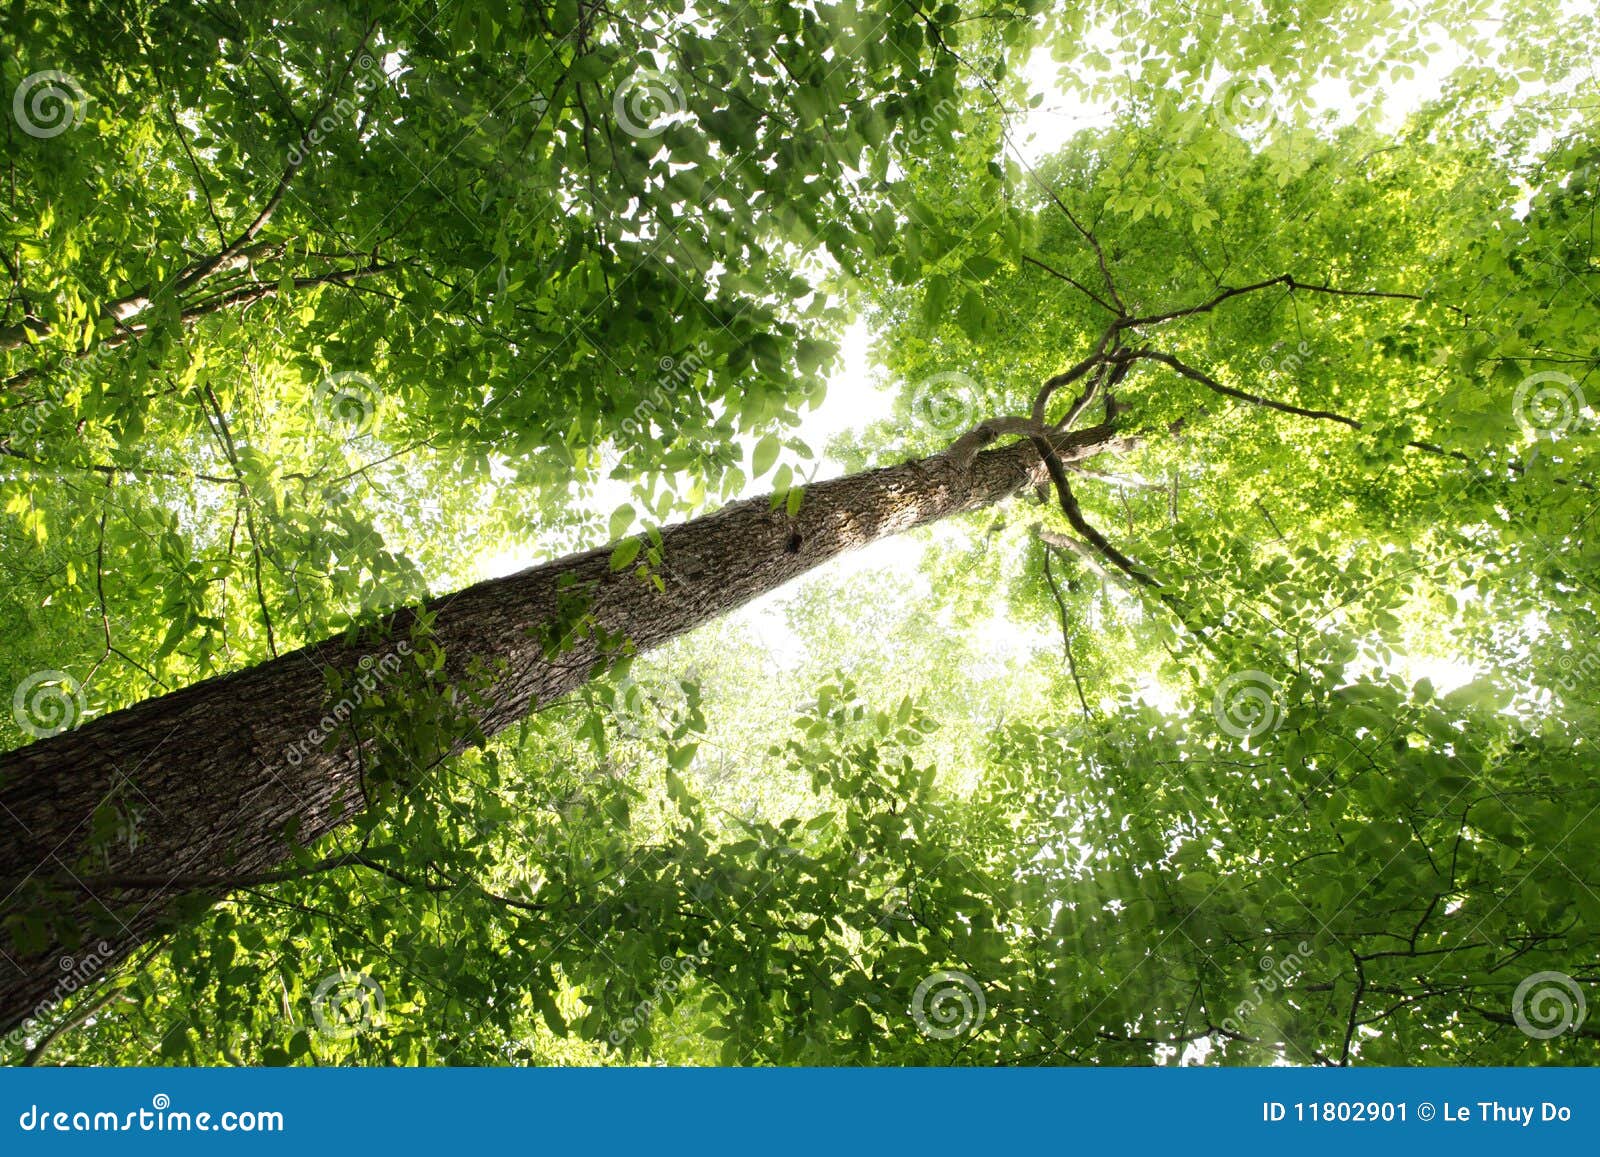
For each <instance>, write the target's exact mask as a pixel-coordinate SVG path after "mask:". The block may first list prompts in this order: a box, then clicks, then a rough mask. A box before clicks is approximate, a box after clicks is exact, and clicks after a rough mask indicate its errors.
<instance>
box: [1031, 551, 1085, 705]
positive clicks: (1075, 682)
mask: <svg viewBox="0 0 1600 1157" xmlns="http://www.w3.org/2000/svg"><path fill="white" fill-rule="evenodd" d="M1034 533H1035V534H1039V533H1040V531H1039V528H1037V527H1036V528H1035V529H1034ZM1050 555H1051V549H1050V545H1049V544H1048V543H1045V546H1044V579H1045V582H1047V583H1049V584H1050V595H1051V597H1052V598H1054V599H1055V601H1056V613H1057V615H1059V616H1060V619H1061V647H1062V650H1063V651H1064V652H1065V654H1066V659H1067V672H1068V673H1069V674H1070V675H1071V676H1072V686H1073V687H1074V688H1075V689H1076V690H1077V692H1078V705H1079V706H1080V707H1082V708H1083V717H1084V718H1085V719H1090V718H1092V717H1093V716H1092V714H1091V713H1090V711H1089V700H1088V699H1087V698H1086V697H1085V696H1084V694H1083V680H1082V679H1080V678H1079V677H1078V659H1077V656H1075V655H1074V654H1073V653H1072V626H1071V624H1070V623H1069V621H1068V615H1067V601H1066V600H1065V599H1064V598H1062V597H1061V588H1060V587H1058V586H1057V585H1056V576H1055V573H1054V572H1053V571H1052V570H1051V569H1050Z"/></svg>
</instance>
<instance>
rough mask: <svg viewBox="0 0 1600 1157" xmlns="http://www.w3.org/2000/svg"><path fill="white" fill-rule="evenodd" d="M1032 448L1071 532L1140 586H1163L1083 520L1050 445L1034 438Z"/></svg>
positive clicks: (1070, 487) (1058, 459)
mask: <svg viewBox="0 0 1600 1157" xmlns="http://www.w3.org/2000/svg"><path fill="white" fill-rule="evenodd" d="M1033 444H1034V446H1035V447H1037V448H1038V451H1039V455H1040V457H1042V458H1043V459H1044V464H1045V469H1046V470H1048V471H1049V472H1050V481H1051V482H1053V483H1054V484H1055V488H1056V497H1057V498H1059V499H1060V502H1061V511H1062V513H1063V514H1065V515H1066V516H1067V521H1068V522H1069V523H1071V524H1072V529H1074V530H1076V531H1077V532H1078V533H1079V534H1081V535H1082V536H1083V537H1084V538H1085V539H1087V540H1088V542H1089V543H1090V545H1092V546H1093V547H1094V548H1095V549H1096V550H1098V551H1099V552H1100V553H1101V554H1102V555H1104V556H1105V558H1106V559H1108V560H1109V561H1110V562H1111V563H1112V565H1114V566H1115V567H1116V568H1117V569H1118V570H1120V571H1122V572H1123V573H1124V574H1126V575H1127V576H1128V577H1129V578H1131V579H1133V580H1134V582H1136V583H1138V584H1139V585H1140V586H1143V587H1149V588H1152V589H1155V588H1158V587H1160V586H1161V584H1160V583H1159V582H1157V581H1156V580H1155V579H1153V578H1151V577H1150V576H1149V575H1148V574H1146V573H1145V572H1144V571H1142V570H1140V569H1139V567H1138V566H1137V565H1136V564H1135V563H1134V561H1133V560H1132V559H1130V558H1129V557H1128V556H1127V555H1125V554H1123V553H1122V552H1121V551H1120V550H1118V549H1117V548H1116V547H1115V546H1113V545H1112V544H1111V542H1110V541H1109V540H1108V539H1107V538H1106V536H1105V535H1103V534H1101V533H1100V532H1099V531H1098V530H1096V529H1095V528H1094V527H1093V526H1092V525H1090V523H1089V520H1088V519H1086V518H1085V517H1084V516H1083V510H1082V509H1081V508H1080V507H1079V506H1078V500H1077V498H1075V497H1074V496H1073V493H1072V484H1071V483H1070V482H1068V481H1067V472H1066V469H1065V467H1063V466H1062V465H1061V459H1060V457H1059V456H1057V454H1056V452H1055V449H1054V448H1053V447H1052V446H1051V445H1050V443H1049V442H1048V441H1047V440H1046V439H1044V438H1041V437H1039V436H1038V435H1034V437H1033Z"/></svg>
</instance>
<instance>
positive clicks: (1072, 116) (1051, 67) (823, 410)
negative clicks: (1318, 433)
mask: <svg viewBox="0 0 1600 1157" xmlns="http://www.w3.org/2000/svg"><path fill="white" fill-rule="evenodd" d="M1091 39H1092V37H1091ZM1459 63H1460V54H1459V53H1458V52H1457V51H1456V50H1454V49H1453V48H1449V47H1448V46H1447V48H1446V50H1445V51H1442V52H1441V53H1439V55H1438V56H1437V57H1435V59H1434V60H1433V61H1432V62H1431V63H1430V65H1429V66H1428V67H1426V68H1422V69H1419V70H1418V74H1417V75H1416V76H1415V77H1413V78H1411V79H1409V80H1407V81H1405V82H1403V83H1402V84H1399V85H1394V86H1391V87H1390V88H1389V90H1388V91H1387V92H1386V93H1385V110H1384V111H1385V116H1384V123H1385V127H1393V126H1396V125H1398V124H1399V123H1401V121H1402V120H1403V119H1404V117H1406V116H1407V115H1409V114H1410V113H1411V112H1413V111H1415V110H1416V109H1417V108H1419V107H1420V106H1421V104H1422V103H1423V102H1424V101H1425V100H1426V99H1428V97H1429V96H1430V95H1432V94H1434V93H1436V92H1437V91H1438V90H1439V87H1440V84H1441V82H1442V80H1443V78H1444V77H1445V76H1446V75H1448V73H1449V72H1450V71H1451V70H1453V69H1454V68H1455V67H1456V65H1457V64H1459ZM1061 67H1062V66H1060V65H1058V64H1057V63H1055V62H1054V61H1052V60H1051V59H1050V56H1049V54H1048V52H1046V51H1044V50H1039V51H1036V52H1035V53H1034V54H1033V56H1032V57H1031V58H1030V59H1029V61H1028V64H1027V67H1026V70H1025V75H1026V76H1027V78H1028V81H1029V85H1030V91H1031V92H1032V93H1038V94H1042V96H1043V100H1042V102H1041V104H1040V105H1039V106H1038V107H1037V108H1034V109H1031V110H1029V111H1028V112H1027V114H1026V116H1025V117H1023V118H1022V120H1021V121H1020V123H1019V125H1018V127H1017V132H1016V134H1015V137H1014V139H1015V141H1016V143H1017V146H1018V148H1019V150H1020V151H1021V152H1022V154H1023V156H1024V158H1025V159H1026V160H1027V161H1029V162H1030V163H1031V162H1034V161H1037V160H1039V159H1040V158H1043V157H1045V156H1048V155H1049V154H1050V153H1052V152H1054V151H1055V150H1056V149H1059V148H1060V147H1061V146H1062V145H1063V144H1064V143H1065V142H1066V141H1067V140H1068V139H1069V138H1070V137H1071V136H1072V134H1074V133H1076V132H1078V131H1080V130H1083V129H1086V128H1096V127H1104V126H1105V125H1108V124H1109V123H1111V121H1112V119H1113V117H1114V115H1115V109H1114V108H1113V107H1112V106H1110V105H1108V104H1092V103H1086V102H1084V101H1082V100H1080V99H1079V98H1078V97H1076V96H1075V95H1073V94H1070V93H1068V92H1066V91H1064V90H1062V89H1061V88H1060V87H1058V85H1057V81H1056V78H1057V76H1058V73H1059V70H1060V68H1061ZM1313 92H1314V96H1315V98H1316V99H1317V100H1318V101H1319V103H1322V104H1323V105H1324V107H1327V108H1330V109H1333V110H1335V111H1344V110H1350V109H1352V107H1353V102H1352V101H1351V99H1350V97H1349V95H1348V93H1347V92H1345V91H1344V90H1343V88H1342V86H1340V85H1339V84H1338V83H1337V82H1331V81H1329V82H1323V83H1321V84H1319V85H1318V86H1317V87H1316V89H1314V90H1313ZM870 346H871V335H870V333H869V332H868V329H867V327H866V325H865V324H864V323H862V322H857V323H855V324H853V325H852V326H851V327H850V328H849V329H848V330H847V331H846V333H845V336H844V343H843V348H842V358H841V362H840V365H839V367H838V369H837V370H836V371H835V373H834V375H833V377H832V379H831V380H830V381H829V384H828V392H827V397H826V399H825V400H824V402H823V404H822V405H821V406H820V407H818V408H817V409H815V410H813V411H810V412H808V413H806V414H805V415H803V421H802V424H801V427H800V429H799V431H798V433H799V435H800V437H801V438H802V439H804V440H805V441H806V442H807V443H808V444H809V445H810V446H811V447H812V448H813V449H814V450H816V451H817V452H819V453H824V452H825V448H826V446H827V445H828V443H829V442H830V441H831V440H832V439H833V438H834V437H836V436H837V435H839V434H841V433H845V432H847V431H860V430H863V429H864V428H866V427H867V426H868V425H870V424H871V423H873V422H876V421H879V420H882V419H884V418H886V417H888V416H890V415H891V414H892V412H893V401H894V392H895V389H896V388H897V386H898V383H893V382H886V381H884V380H883V378H884V376H885V375H884V374H883V373H882V371H881V370H878V369H877V368H876V367H875V366H874V365H873V364H872V360H871V351H870ZM748 452H749V447H746V453H747V454H748ZM839 472H840V466H839V464H838V463H837V462H835V461H832V460H830V459H828V458H826V457H825V456H824V458H823V461H822V462H821V463H820V464H819V467H818V470H817V472H816V475H815V476H816V478H818V479H826V478H829V477H832V476H835V475H837V474H838V473H839ZM749 492H750V493H752V494H754V493H762V492H764V484H760V483H753V484H752V485H751V487H750V488H749ZM627 498H628V493H627V488H626V487H625V486H622V485H620V484H617V486H616V488H615V492H614V493H613V492H611V491H610V490H607V491H606V492H605V493H602V494H601V495H600V502H599V505H600V506H601V507H603V508H604V509H606V510H609V509H611V508H612V507H614V506H615V505H617V504H618V503H620V502H623V501H626V500H627ZM924 549H925V546H924V541H923V540H922V539H921V538H919V537H917V536H913V535H902V536H899V537H896V538H893V539H889V540H886V541H883V542H880V543H877V544H875V545H873V546H871V547H868V548H866V549H864V550H860V551H856V552H853V553H852V554H849V555H846V556H843V557H841V558H838V559H835V560H833V561H832V562H830V563H827V564H825V565H824V566H822V567H820V568H818V570H817V571H814V572H812V574H811V575H808V576H806V577H805V578H802V579H800V580H798V582H797V583H795V584H791V586H790V587H788V588H785V589H783V590H779V591H774V592H772V593H770V594H768V595H766V596H763V597H762V598H760V599H758V600H756V601H755V602H753V603H751V604H750V605H749V606H747V607H745V608H744V609H743V610H741V611H739V612H737V616H736V617H737V619H739V620H741V621H742V622H743V623H744V625H745V626H746V627H747V628H748V629H749V630H750V631H751V632H752V633H753V634H754V635H755V636H756V637H757V638H758V639H759V640H760V641H761V642H762V643H763V644H764V645H765V646H766V647H768V648H769V650H770V653H771V655H772V657H773V660H774V662H776V663H778V664H779V665H783V666H787V665H789V664H791V663H792V662H794V661H795V660H797V659H798V658H799V657H800V654H801V647H802V645H803V644H802V642H801V640H800V639H799V638H798V637H796V636H795V635H794V633H793V632H792V631H790V630H789V629H788V627H787V625H786V623H785V622H784V618H783V614H782V608H783V605H784V603H785V602H786V601H787V600H788V599H790V598H792V597H794V595H795V594H796V593H797V592H798V591H799V590H800V589H802V587H801V584H803V583H806V582H812V581H819V580H824V579H827V578H830V577H834V576H839V575H842V574H850V573H858V572H861V571H867V570H879V569H881V570H883V571H885V572H898V573H900V574H903V575H910V574H914V573H916V570H917V568H918V565H919V563H920V561H921V558H922V555H923V553H924ZM536 560H537V555H536V553H535V552H534V551H533V549H532V547H531V545H529V546H524V547H522V548H518V549H512V550H502V551H496V552H492V553H491V552H486V553H485V554H484V555H483V556H482V557H480V558H479V559H478V562H477V570H478V572H479V575H480V577H484V578H488V577H493V576H495V575H501V574H509V573H511V572H513V571H516V570H519V569H522V568H523V567H526V566H529V565H532V563H533V562H535V561H536ZM983 637H984V639H985V640H987V641H988V643H989V645H990V646H991V647H992V648H993V653H994V657H995V658H996V659H999V660H1001V661H1005V660H1006V659H1009V658H1016V657H1021V656H1022V655H1025V654H1026V653H1028V652H1029V651H1031V650H1032V649H1033V648H1034V647H1037V646H1039V645H1041V642H1040V639H1041V635H1040V633H1039V632H1038V631H1037V630H1036V629H1035V628H1034V627H1033V626H1032V625H1027V626H1025V625H1023V624H1019V623H1016V622H1014V621H1011V620H1009V619H997V620H996V621H995V622H994V623H992V624H990V625H989V626H988V627H987V628H986V630H985V631H984V633H983ZM1405 665H1406V667H1407V670H1408V674H1409V675H1410V676H1411V677H1412V678H1413V679H1415V678H1422V677H1424V676H1426V677H1428V678H1431V679H1432V680H1433V682H1434V684H1435V686H1436V687H1438V688H1439V689H1440V691H1448V690H1450V689H1451V688H1453V687H1456V686H1459V685H1461V684H1463V683H1466V682H1468V681H1470V680H1471V679H1472V678H1474V677H1475V676H1476V675H1477V674H1479V672H1477V671H1476V670H1475V669H1473V668H1472V667H1470V666H1469V665H1465V664H1461V663H1458V662H1455V661H1453V660H1450V659H1444V658H1438V657H1429V656H1408V657H1407V658H1406V660H1405ZM1144 694H1145V695H1146V696H1147V698H1148V699H1149V701H1150V702H1151V703H1152V704H1153V705H1155V706H1158V707H1160V708H1162V709H1164V710H1174V709H1177V708H1179V703H1178V701H1177V697H1176V696H1175V695H1173V694H1172V693H1171V692H1170V691H1169V690H1168V689H1166V688H1163V687H1161V686H1160V685H1159V684H1157V683H1155V682H1153V681H1151V682H1150V683H1149V684H1148V685H1147V686H1146V688H1145V689H1144Z"/></svg>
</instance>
